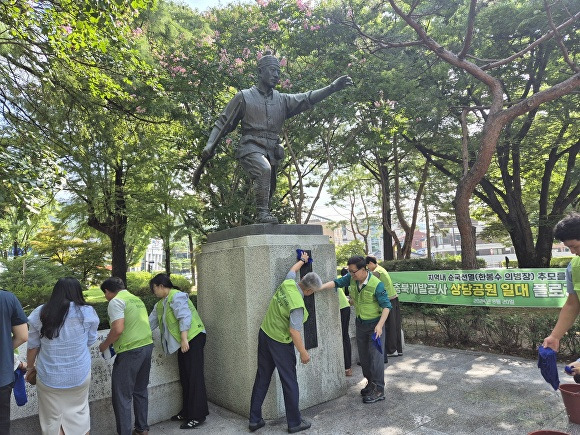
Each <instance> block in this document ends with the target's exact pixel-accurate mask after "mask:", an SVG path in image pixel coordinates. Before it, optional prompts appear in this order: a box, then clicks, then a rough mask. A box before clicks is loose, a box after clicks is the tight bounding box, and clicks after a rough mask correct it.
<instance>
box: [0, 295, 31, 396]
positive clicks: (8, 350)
mask: <svg viewBox="0 0 580 435" xmlns="http://www.w3.org/2000/svg"><path fill="white" fill-rule="evenodd" d="M27 322H28V318H27V317H26V314H24V310H23V309H22V305H21V304H20V301H19V300H18V299H17V298H16V296H14V295H13V294H12V293H10V292H7V291H1V290H0V387H4V386H6V385H8V384H11V383H12V382H14V350H13V349H12V327H13V326H17V325H22V324H23V323H27Z"/></svg>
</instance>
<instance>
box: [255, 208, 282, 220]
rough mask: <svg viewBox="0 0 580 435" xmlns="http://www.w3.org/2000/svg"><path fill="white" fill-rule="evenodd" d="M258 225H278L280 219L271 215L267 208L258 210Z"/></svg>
mask: <svg viewBox="0 0 580 435" xmlns="http://www.w3.org/2000/svg"><path fill="white" fill-rule="evenodd" d="M256 223H257V224H277V223H278V218H276V216H272V215H271V214H270V210H268V209H267V208H258V215H257V216H256Z"/></svg>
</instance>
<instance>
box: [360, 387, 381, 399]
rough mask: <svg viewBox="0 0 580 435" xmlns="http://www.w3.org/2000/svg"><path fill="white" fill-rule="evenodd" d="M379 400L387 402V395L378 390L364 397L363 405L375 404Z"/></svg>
mask: <svg viewBox="0 0 580 435" xmlns="http://www.w3.org/2000/svg"><path fill="white" fill-rule="evenodd" d="M379 400H385V393H383V392H382V391H379V390H377V389H376V388H375V389H374V390H373V391H372V392H370V393H369V394H368V395H367V396H364V397H363V403H375V402H378V401H379Z"/></svg>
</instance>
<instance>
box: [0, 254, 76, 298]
mask: <svg viewBox="0 0 580 435" xmlns="http://www.w3.org/2000/svg"><path fill="white" fill-rule="evenodd" d="M2 264H3V265H4V267H6V270H5V271H4V272H2V273H1V274H0V285H1V286H3V287H5V288H6V289H8V290H10V289H11V287H13V286H16V285H18V284H22V285H24V286H29V287H32V286H38V287H42V286H51V287H54V284H55V283H56V281H57V280H58V279H59V278H62V277H64V276H72V277H75V278H78V276H75V275H74V274H72V273H71V271H70V270H68V269H67V268H66V267H64V266H61V265H58V264H54V263H52V262H50V261H48V260H45V259H42V258H39V257H36V256H33V255H23V256H20V257H15V258H13V259H9V260H3V261H2Z"/></svg>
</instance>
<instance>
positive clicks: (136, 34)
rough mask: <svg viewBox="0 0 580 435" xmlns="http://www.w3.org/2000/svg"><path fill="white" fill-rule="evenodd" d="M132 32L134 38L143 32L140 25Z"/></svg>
mask: <svg viewBox="0 0 580 435" xmlns="http://www.w3.org/2000/svg"><path fill="white" fill-rule="evenodd" d="M132 33H133V36H134V37H135V38H138V37H139V36H141V35H142V34H143V29H142V28H141V27H137V28H136V29H134V30H133V32H132Z"/></svg>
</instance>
